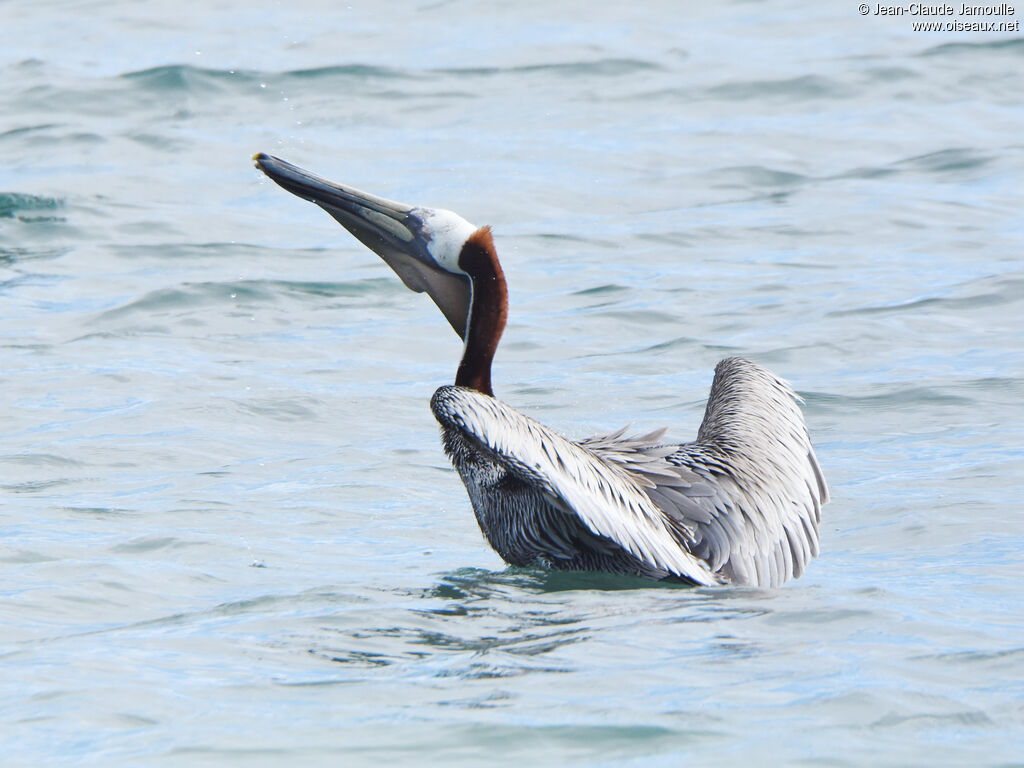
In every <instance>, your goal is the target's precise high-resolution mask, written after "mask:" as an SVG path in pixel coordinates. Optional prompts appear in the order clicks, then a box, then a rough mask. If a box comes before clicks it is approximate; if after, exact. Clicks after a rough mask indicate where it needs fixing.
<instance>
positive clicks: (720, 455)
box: [431, 358, 828, 587]
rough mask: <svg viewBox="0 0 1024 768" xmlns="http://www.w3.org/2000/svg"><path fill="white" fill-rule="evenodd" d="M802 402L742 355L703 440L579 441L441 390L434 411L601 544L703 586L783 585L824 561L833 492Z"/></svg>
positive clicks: (718, 394)
mask: <svg viewBox="0 0 1024 768" xmlns="http://www.w3.org/2000/svg"><path fill="white" fill-rule="evenodd" d="M798 400H799V398H798V397H797V396H796V394H795V393H794V392H793V390H792V389H791V388H790V387H789V385H787V384H786V383H785V382H783V381H782V380H781V379H778V378H777V377H775V376H774V375H773V374H772V373H771V372H769V371H767V370H766V369H764V368H762V367H760V366H757V365H755V364H754V363H751V362H749V361H746V360H742V359H740V358H728V359H726V360H723V361H722V362H721V363H719V364H718V366H717V367H716V369H715V378H714V382H713V383H712V387H711V394H710V396H709V398H708V405H707V409H706V411H705V414H704V419H703V422H702V423H701V426H700V429H699V431H698V439H697V441H696V442H693V443H685V444H683V445H664V444H661V443H660V442H659V440H660V438H661V437H662V435H663V433H664V430H659V431H657V432H651V433H649V434H645V435H640V436H632V437H631V436H627V435H626V430H625V428H624V429H620V430H617V431H615V432H611V433H609V434H606V435H599V436H596V437H591V438H588V439H586V440H582V441H580V442H573V441H571V440H568V439H566V438H564V437H562V436H561V435H559V434H557V433H556V432H553V431H552V430H550V429H548V428H547V427H544V426H543V425H541V424H539V423H538V422H536V421H534V420H533V419H530V418H529V417H526V416H524V415H522V414H520V413H519V412H517V411H515V410H513V409H512V408H510V407H509V406H507V405H505V404H504V403H502V402H500V401H499V400H495V399H494V398H491V397H487V396H485V395H481V394H479V393H478V392H475V391H473V390H469V389H464V388H461V387H441V388H440V389H439V390H438V391H437V393H435V395H434V399H433V400H432V401H431V406H432V408H433V409H434V413H435V415H436V416H437V418H438V419H439V420H440V421H441V422H442V423H447V424H451V425H452V426H455V427H456V428H458V429H459V430H460V431H461V432H462V433H464V434H465V435H466V436H468V437H471V438H472V439H473V440H474V441H475V442H476V443H477V444H478V445H479V446H480V447H481V448H482V449H484V450H485V451H487V452H488V453H489V454H490V455H492V456H493V457H494V458H495V460H496V461H498V462H499V463H501V464H502V465H503V466H504V467H506V468H507V470H508V471H509V472H510V473H512V474H513V475H514V476H516V477H518V478H519V479H521V480H524V481H525V482H527V483H530V484H532V485H533V486H535V487H537V488H539V489H541V490H542V491H543V492H544V493H545V495H546V496H548V497H549V498H550V500H551V503H552V505H553V506H554V507H555V508H556V509H558V510H560V511H561V512H562V513H564V514H566V515H573V516H575V517H577V518H578V519H579V520H580V521H581V522H582V523H583V524H584V525H585V526H586V528H587V529H589V530H590V531H591V532H592V533H594V534H595V535H597V536H603V537H606V538H608V539H611V540H612V541H614V542H615V543H617V544H618V545H619V546H621V547H623V548H624V549H626V550H627V551H628V552H630V553H632V554H633V555H635V556H636V557H639V558H641V559H643V560H645V561H646V562H649V563H651V564H653V565H655V566H657V567H659V568H663V569H665V570H666V571H668V572H670V573H674V574H677V575H679V576H682V577H684V578H687V579H689V580H691V581H693V582H695V583H698V584H708V585H710V584H715V583H720V582H722V581H725V582H731V583H733V584H745V585H751V586H765V587H773V586H778V585H780V584H782V583H784V582H785V581H787V580H788V579H790V578H794V577H798V576H800V575H801V574H802V573H803V571H804V568H805V567H806V565H807V563H808V562H809V561H810V560H811V559H812V558H813V557H815V556H817V554H818V524H819V523H820V521H821V506H822V505H823V504H825V503H826V502H827V501H828V487H827V485H826V483H825V478H824V475H823V474H822V472H821V468H820V466H819V465H818V462H817V458H816V457H815V455H814V451H813V449H812V447H811V443H810V438H809V436H808V434H807V429H806V426H805V425H804V420H803V415H802V413H801V412H800V409H799V407H798V405H797V401H798Z"/></svg>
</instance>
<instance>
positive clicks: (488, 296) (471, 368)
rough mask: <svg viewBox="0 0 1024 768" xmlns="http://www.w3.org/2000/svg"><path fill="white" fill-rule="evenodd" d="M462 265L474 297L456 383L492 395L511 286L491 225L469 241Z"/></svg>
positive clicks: (466, 244)
mask: <svg viewBox="0 0 1024 768" xmlns="http://www.w3.org/2000/svg"><path fill="white" fill-rule="evenodd" d="M459 266H460V267H461V268H462V269H463V270H464V271H465V273H466V274H467V275H469V280H470V285H471V286H472V298H471V301H470V306H469V323H468V324H467V326H466V347H465V350H464V351H463V353H462V361H461V362H460V363H459V371H458V373H457V374H456V375H455V384H456V386H459V387H469V388H470V389H475V390H476V391H477V392H480V393H482V394H485V395H489V396H491V397H493V396H494V391H493V390H492V389H491V362H492V361H493V360H494V353H495V351H497V349H498V341H499V340H500V339H501V332H502V331H503V330H504V329H505V318H506V317H507V316H508V289H507V288H506V287H505V275H504V273H503V272H502V271H501V265H500V264H499V263H498V254H497V253H496V252H495V250H494V243H493V241H492V240H491V228H490V227H481V228H480V229H478V230H477V231H476V232H474V233H473V234H472V235H470V237H469V239H468V240H467V241H466V243H465V245H463V246H462V252H461V253H460V254H459Z"/></svg>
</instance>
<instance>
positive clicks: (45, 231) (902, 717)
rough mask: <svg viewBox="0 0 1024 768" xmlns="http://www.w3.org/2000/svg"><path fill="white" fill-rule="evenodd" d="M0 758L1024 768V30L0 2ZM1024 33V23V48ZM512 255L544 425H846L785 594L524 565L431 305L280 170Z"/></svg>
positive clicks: (657, 12)
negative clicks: (736, 368)
mask: <svg viewBox="0 0 1024 768" xmlns="http://www.w3.org/2000/svg"><path fill="white" fill-rule="evenodd" d="M0 10H2V13H3V18H4V22H3V45H2V46H0V67H2V75H3V76H2V78H0V360H2V366H0V405H2V413H3V420H2V424H3V427H2V435H3V438H2V442H0V491H2V507H0V744H2V747H3V753H2V758H0V762H3V763H4V764H5V765H7V764H10V765H45V764H57V763H65V764H75V765H87V764H97V765H129V764H130V765H143V764H145V765H149V764H181V765H237V764H238V763H239V762H242V761H244V762H245V764H247V765H283V764H302V765H361V764H367V765H368V764H381V762H382V761H383V762H384V763H385V764H389V763H399V764H410V765H412V764H416V765H422V764H436V765H446V766H449V765H450V766H455V765H465V766H476V765H484V764H487V765H560V766H561V765H580V766H597V765H601V766H613V765H614V766H618V765H644V766H648V765H659V766H660V765H665V766H676V765H684V764H685V765H710V764H715V765H754V764H757V765H767V764H790V765H797V764H802V765H814V766H819V765H833V766H862V765H892V766H897V765H900V766H902V765H990V766H1005V765H1021V764H1024V758H1022V757H1021V755H1024V600H1022V598H1021V595H1020V591H1021V587H1020V584H1021V577H1022V575H1024V571H1022V566H1024V557H1022V550H1024V515H1022V511H1024V510H1022V502H1021V496H1022V486H1024V482H1022V480H1024V449H1022V445H1024V404H1022V401H1024V383H1022V374H1024V321H1022V320H1021V317H1022V313H1024V257H1022V250H1024V249H1022V246H1024V225H1022V223H1021V222H1022V218H1021V204H1022V200H1024V195H1022V192H1021V190H1024V182H1022V175H1024V173H1022V172H1024V139H1022V135H1024V134H1022V130H1021V129H1022V126H1024V82H1022V79H1021V74H1020V73H1021V70H1022V67H1024V38H1022V37H1021V35H1020V34H1019V33H1016V34H1008V33H923V32H914V31H912V28H911V21H912V19H911V18H909V17H898V18H892V17H881V16H876V15H874V14H869V15H867V16H861V15H860V14H859V13H858V11H857V8H856V4H854V3H825V4H819V5H817V6H812V5H808V4H806V3H796V2H758V3H749V2H739V3H728V4H710V5H708V6H707V7H697V5H696V4H684V5H680V4H672V3H666V2H655V3H648V4H631V5H617V6H607V7H605V6H602V5H600V4H588V5H586V6H585V7H583V6H580V5H579V4H576V3H570V2H564V0H563V1H562V2H558V1H557V0H556V1H555V2H549V3H525V4H524V3H501V4H487V5H484V4H479V5H474V4H469V3H443V2H442V3H423V4H419V5H417V4H411V3H409V4H401V5H392V6H388V7H387V9H385V8H384V6H383V5H381V4H379V3H353V4H350V5H346V4H336V3H326V2H325V3H304V2H294V3H279V4H273V5H270V6H268V7H265V8H254V7H252V4H243V3H239V2H234V0H225V2H221V3H214V4H199V3H195V4H193V3H184V4H179V6H175V7H174V8H173V9H171V7H170V6H167V5H166V4H165V3H157V2H141V3H140V2H134V3H127V2H106V3H88V2H46V1H42V2H37V3H31V4H30V3H13V2H7V3H0ZM1016 18H1019V17H1016V16H1015V17H1008V18H1007V19H1001V18H997V17H991V19H990V20H995V21H1001V20H1010V21H1012V20H1014V19H1016ZM256 151H268V152H271V153H273V154H277V155H281V156H283V157H285V158H287V159H289V160H291V161H293V162H296V163H299V164H300V165H304V166H306V167H309V168H311V169H313V170H315V171H317V172H319V173H321V174H323V175H326V176H329V177H331V178H335V179H337V180H339V181H344V182H347V183H350V184H353V185H355V186H357V187H360V188H363V189H366V190H369V191H372V192H376V193H378V194H381V195H385V196H387V197H390V198H394V199H398V200H403V201H407V202H410V203H416V204H423V205H430V206H434V207H445V208H450V209H453V210H456V211H459V212H460V213H462V214H463V215H464V216H466V217H467V218H469V219H470V220H471V221H474V222H475V223H478V224H485V223H489V224H491V225H493V227H494V231H495V237H496V242H497V245H498V249H499V253H500V254H501V257H502V260H503V263H504V266H505V270H506V273H507V276H508V279H509V284H510V290H511V302H512V310H511V317H510V324H509V328H508V331H507V333H506V336H505V339H504V341H503V345H502V347H501V349H500V351H499V357H498V360H497V364H496V369H495V387H496V390H497V392H498V394H499V396H501V397H502V399H504V400H506V401H507V402H509V403H510V404H512V405H513V406H515V407H517V408H519V409H521V410H522V411H524V412H526V413H528V414H530V415H532V416H534V417H536V418H539V419H540V420H542V421H544V422H546V423H548V424H550V425H551V426H553V427H556V428H558V429H560V430H562V431H564V432H565V433H567V434H569V435H571V436H577V437H579V436H584V435H586V434H588V433H591V432H593V431H600V430H604V429H609V428H614V427H618V426H621V425H622V424H624V423H627V422H634V423H635V425H636V427H637V428H638V429H647V428H656V427H659V426H663V425H665V426H668V427H670V434H671V436H673V437H675V438H677V439H679V440H685V439H689V438H691V437H692V436H693V434H694V433H695V430H696V426H697V424H698V423H699V420H700V416H701V412H702V406H703V402H704V399H705V397H706V395H707V387H708V384H709V383H710V377H711V371H712V368H713V366H714V364H715V362H716V361H717V360H718V359H720V358H721V357H724V356H726V355H728V354H742V355H745V356H748V357H750V358H752V359H754V360H756V361H758V362H761V363H764V364H767V365H769V366H770V367H771V368H773V369H774V370H775V371H776V372H777V373H779V374H780V375H782V376H784V377H786V378H788V379H789V380H790V381H792V383H793V384H794V386H795V387H796V388H797V389H798V390H799V391H800V392H801V393H802V394H803V396H804V397H805V399H806V415H807V419H808V422H809V425H810V428H811V433H812V436H813V437H814V439H815V443H816V446H817V451H818V456H819V458H820V460H821V463H822V465H823V466H824V468H825V471H826V474H827V476H828V478H829V480H830V482H831V486H832V493H833V502H832V503H831V504H830V505H829V506H827V507H826V508H825V510H824V520H823V528H822V555H821V557H820V558H819V559H818V560H816V561H815V562H814V563H813V564H812V565H811V567H810V568H809V570H808V572H807V574H806V575H805V576H804V577H803V578H802V579H801V580H799V581H796V582H793V583H790V584H788V585H787V586H785V587H784V588H782V589H779V590H775V591H759V590H749V589H717V590H705V589H692V590H687V589H678V588H664V587H658V586H654V585H649V584H646V583H643V582H633V581H621V580H614V579H606V578H600V577H593V576H590V577H587V576H580V575H575V576H574V575H565V574H561V575H548V574H545V573H543V572H539V571H514V570H507V569H505V568H504V567H503V565H502V563H501V562H500V560H499V559H498V558H497V556H496V555H494V554H493V553H492V552H491V551H490V550H489V549H488V548H487V546H486V545H485V543H484V542H483V540H482V539H481V537H480V534H479V532H478V530H477V528H476V524H475V522H474V520H473V516H472V512H471V510H470V507H469V503H468V501H467V499H466V497H465V493H464V491H463V489H462V487H461V485H460V483H459V481H458V478H457V477H456V476H455V475H454V473H453V472H451V470H450V469H449V468H448V466H447V463H446V460H445V458H444V456H443V455H442V453H441V450H440V446H439V443H438V440H437V429H436V425H435V423H434V422H433V419H432V416H431V415H430V412H429V409H428V407H427V400H428V399H429V396H430V394H431V393H432V391H433V389H434V388H435V387H436V386H437V385H439V384H441V383H444V382H447V381H450V380H451V378H452V376H453V372H454V368H455V363H456V361H457V358H458V356H459V352H460V349H459V344H458V341H457V339H456V338H455V337H454V335H453V334H452V333H451V331H450V329H449V328H448V326H447V324H446V323H445V321H444V320H443V318H442V317H441V316H440V314H439V313H437V311H436V309H435V308H434V307H433V305H432V304H430V303H429V301H427V300H426V299H425V298H424V297H423V296H416V295H414V294H411V293H409V292H408V291H406V290H405V289H404V288H403V287H402V286H401V284H400V283H399V282H398V280H397V279H396V278H395V277H394V276H393V275H392V274H391V273H390V272H389V271H388V270H387V268H386V267H385V266H384V265H383V264H382V263H381V262H380V260H379V259H377V257H376V256H374V255H373V254H371V253H370V252H368V251H366V250H365V249H363V248H362V246H360V245H358V243H356V242H355V241H354V240H352V238H350V237H349V236H348V235H347V234H346V233H344V232H343V231H342V230H341V229H340V228H339V227H338V226H337V225H336V224H335V223H334V222H333V221H331V220H330V219H329V218H328V217H327V216H326V215H324V214H323V213H322V212H320V211H318V210H317V209H315V208H314V207H313V206H311V205H308V204H306V203H303V202H302V201H299V200H297V199H295V198H292V197H291V196H289V195H287V194H286V193H284V192H283V191H281V190H280V189H278V188H277V187H275V186H273V185H271V184H270V183H268V182H267V181H266V180H264V179H263V178H262V177H261V176H260V175H259V174H258V173H257V172H256V171H255V170H253V169H252V167H251V162H250V160H249V156H250V155H251V154H252V153H253V152H256Z"/></svg>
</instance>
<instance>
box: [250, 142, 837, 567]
mask: <svg viewBox="0 0 1024 768" xmlns="http://www.w3.org/2000/svg"><path fill="white" fill-rule="evenodd" d="M255 159H256V163H257V166H258V167H259V168H260V169H261V170H262V171H264V172H265V173H266V174H267V175H268V176H270V178H272V179H273V180H274V181H275V182H277V183H278V184H280V185H281V186H282V187H284V188H285V189H287V190H288V191H290V192H293V193H294V194H296V195H298V196H300V197H302V198H304V199H307V200H310V201H311V202H314V203H316V204H317V205H319V206H320V207H322V208H324V210H326V211H327V212H328V213H330V214H331V215H332V216H334V217H335V218H336V219H337V220H338V221H339V222H341V224H342V225H344V226H345V227H346V228H347V229H348V230H349V231H350V232H352V233H353V234H354V235H355V236H356V237H357V238H359V240H361V241H362V242H363V243H364V244H365V245H367V246H368V247H369V248H371V249H372V250H374V251H375V252H376V253H378V254H379V255H380V256H381V257H382V258H383V259H384V260H385V261H386V262H387V263H388V265H389V266H391V267H392V268H393V269H394V270H395V272H396V273H397V274H398V275H399V276H400V277H401V278H402V280H403V282H405V284H406V285H407V286H408V287H410V288H412V289H413V290H417V291H426V292H427V293H428V294H429V295H430V296H431V298H432V299H433V300H434V302H435V303H436V304H437V305H438V307H439V308H440V309H441V310H442V312H443V313H444V315H445V317H446V318H447V319H448V321H449V322H450V323H451V325H452V327H453V328H454V329H455V331H456V332H457V333H458V334H459V335H460V336H461V337H462V338H463V340H464V350H463V356H462V360H461V362H460V364H459V368H458V372H457V374H456V379H455V385H454V386H443V387H441V388H439V389H438V390H437V391H436V392H435V393H434V396H433V398H431V403H430V404H431V409H432V410H433V413H434V416H435V417H436V418H437V420H438V423H439V424H440V425H441V432H442V442H443V445H444V450H445V452H446V453H447V454H448V456H449V458H450V459H451V461H452V464H453V465H454V467H455V469H456V470H457V471H458V473H459V476H460V477H461V478H462V481H463V483H464V484H465V486H466V490H467V492H468V493H469V498H470V501H471V502H472V505H473V509H474V512H475V513H476V518H477V522H478V523H479V525H480V529H481V531H482V532H483V534H484V536H485V538H486V539H487V541H488V543H489V544H490V545H491V546H492V547H493V548H494V550H495V551H496V552H497V553H498V554H499V555H500V556H501V557H502V559H504V560H505V561H506V562H508V563H510V564H513V565H534V564H542V565H545V566H547V567H551V568H558V569H566V570H598V571H608V572H612V573H623V574H634V575H638V576H644V577H650V578H657V579H674V580H679V581H685V582H689V583H693V584H701V585H714V584H742V585H752V586H778V585H780V584H782V583H783V582H785V581H786V580H787V579H789V578H795V577H798V576H800V574H801V573H802V572H803V569H804V566H805V565H806V564H807V562H808V561H809V560H810V559H811V558H813V557H814V556H815V555H817V553H818V524H819V522H820V520H821V505H822V504H824V503H825V502H826V501H827V500H828V489H827V486H826V484H825V480H824V477H823V476H822V473H821V470H820V468H819V467H818V463H817V460H816V459H815V456H814V451H813V449H812V447H811V442H810V438H809V437H808V434H807V429H806V427H805V425H804V420H803V416H802V414H801V412H800V409H799V407H798V406H797V403H796V399H797V398H796V395H795V394H794V393H793V391H792V390H791V389H790V388H789V386H788V385H787V384H786V383H785V382H783V381H781V380H780V379H778V378H777V377H775V376H774V375H773V374H772V373H771V372H769V371H768V370H766V369H764V368H762V367H760V366H758V365H755V364H754V363H751V362H749V361H747V360H743V359H740V358H728V359H726V360H723V361H722V362H720V363H719V364H718V366H717V367H716V369H715V378H714V381H713V383H712V386H711V394H710V396H709V398H708V405H707V409H706V411H705V414H704V420H703V422H702V423H701V426H700V429H699V431H698V434H697V440H696V441H695V442H692V443H684V444H682V445H666V444H664V443H662V442H660V441H659V439H658V438H659V437H660V435H661V432H656V433H652V434H649V435H645V436H642V437H627V436H625V435H624V430H620V431H618V432H615V433H612V434H609V435H605V436H600V437H594V438H590V439H588V440H582V441H578V442H577V441H572V440H569V439H567V438H565V437H562V436H561V435H559V434H557V433H556V432H554V431H552V430H550V429H548V428H547V427H545V426H543V425H541V424H539V423H537V422H536V421H534V420H533V419H530V418H529V417H527V416H524V415H523V414H521V413H519V412H518V411H516V410H514V409H513V408H511V407H509V406H508V405H506V404H505V403H503V402H501V401H500V400H498V399H496V398H495V397H494V394H493V391H492V389H491V361H492V359H493V357H494V353H495V350H496V349H497V346H498V341H499V339H500V337H501V333H502V330H503V328H504V325H505V318H506V313H507V306H508V298H507V296H508V294H507V290H506V287H505V278H504V274H503V273H502V270H501V266H500V264H499V263H498V258H497V254H496V252H495V249H494V245H493V242H492V239H491V234H490V230H489V228H487V227H483V228H479V229H478V228H476V227H474V226H473V225H471V224H469V222H467V221H466V220H465V219H463V218H462V217H460V216H458V215H457V214H454V213H451V212H450V211H441V210H431V209H425V208H414V207H412V206H407V205H402V204H399V203H394V202H391V201H388V200H384V199H383V198H378V197H374V196H372V195H367V194H366V193H363V192H359V191H358V190H354V189H352V188H350V187H344V186H341V185H337V184H332V183H330V182H327V181H325V180H323V179H320V178H319V177H316V176H314V175H312V174H309V173H307V172H306V171H303V170H301V169H299V168H297V167H295V166H293V165H290V164H288V163H285V162H284V161H282V160H278V159H277V158H272V157H269V156H267V155H258V156H257V157H256V158H255Z"/></svg>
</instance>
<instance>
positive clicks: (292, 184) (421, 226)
mask: <svg viewBox="0 0 1024 768" xmlns="http://www.w3.org/2000/svg"><path fill="white" fill-rule="evenodd" d="M252 159H253V161H254V162H255V163H256V167H257V168H259V169H260V170H261V171H263V173H265V174H266V175H267V176H269V177H270V179H271V180H272V181H274V182H275V183H276V184H278V185H279V186H281V187H282V188H284V189H286V190H288V191H289V192H291V193H292V194H293V195H296V196H297V197H301V198H302V199H303V200H308V201H309V202H311V203H316V204H317V205H318V206H320V207H321V208H323V209H324V210H325V211H327V213H329V214H331V216H333V217H334V218H335V219H336V220H337V221H338V222H339V223H340V224H341V225H342V226H343V227H345V229H347V230H348V231H349V232H351V233H352V234H353V235H354V236H355V237H356V238H357V239H358V240H359V241H360V242H361V243H362V244H363V245H365V246H366V247H367V248H369V249H370V250H371V251H373V252H374V253H376V254H377V255H378V256H380V257H381V258H382V259H383V260H384V261H385V263H387V265H388V266H389V267H391V269H393V270H394V271H395V274H397V275H398V276H399V277H400V278H401V279H402V282H403V283H405V285H406V287H408V288H410V289H411V290H413V291H416V292H417V293H422V292H424V291H426V293H427V294H428V295H429V296H430V298H431V299H433V300H434V303H435V304H437V306H438V308H439V309H440V310H441V312H443V313H444V316H445V317H446V318H447V320H448V322H449V323H451V326H452V328H454V329H455V332H456V333H457V334H459V336H460V337H463V338H464V337H465V335H466V323H467V318H468V316H469V304H470V284H469V279H468V277H467V276H466V274H465V273H463V272H462V271H461V270H457V269H456V270H453V269H452V266H453V265H452V264H451V260H450V258H447V253H442V252H441V251H440V247H444V246H447V244H448V241H450V240H453V238H458V237H461V238H462V239H463V240H464V239H465V237H467V236H468V234H470V233H472V232H473V231H474V230H475V229H476V228H475V227H474V226H473V225H472V224H470V223H469V222H467V221H466V220H465V219H463V218H462V217H461V216H458V215H457V214H454V213H451V212H450V211H442V210H434V209H430V208H417V207H414V206H411V205H405V204H403V203H396V202H394V201H392V200H385V199H384V198H382V197H377V196H376V195H371V194H369V193H367V192H361V191H360V190H358V189H355V188H353V187H347V186H344V185H342V184H335V183H334V182H331V181H327V180H326V179H323V178H321V177H319V176H317V175H315V174H312V173H310V172H309V171H306V170H303V169H302V168H299V167H298V166H296V165H292V164H291V163H288V162H285V161H284V160H281V159H280V158H277V157H273V156H271V155H267V154H264V153H263V152H260V153H259V154H256V155H253V158H252ZM459 244H461V243H459ZM456 260H457V257H456Z"/></svg>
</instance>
